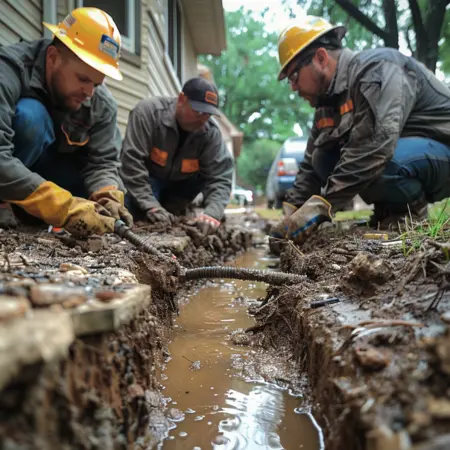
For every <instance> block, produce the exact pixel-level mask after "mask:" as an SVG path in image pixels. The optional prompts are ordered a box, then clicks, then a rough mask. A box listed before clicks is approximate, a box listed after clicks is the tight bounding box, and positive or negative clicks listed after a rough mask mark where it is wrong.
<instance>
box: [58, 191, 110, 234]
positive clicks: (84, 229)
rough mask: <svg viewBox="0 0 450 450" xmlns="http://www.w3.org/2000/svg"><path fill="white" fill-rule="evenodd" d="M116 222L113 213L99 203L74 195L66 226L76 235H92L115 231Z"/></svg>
mask: <svg viewBox="0 0 450 450" xmlns="http://www.w3.org/2000/svg"><path fill="white" fill-rule="evenodd" d="M115 222H116V219H114V218H113V217H111V213H110V212H109V211H108V210H107V209H105V208H104V207H103V206H101V205H99V204H98V203H95V202H92V201H90V200H86V199H85V198H80V197H72V201H71V204H70V207H69V212H68V214H67V219H66V221H65V223H64V228H65V229H66V231H68V232H70V233H72V234H73V235H75V236H90V235H91V234H104V233H113V232H114V223H115Z"/></svg>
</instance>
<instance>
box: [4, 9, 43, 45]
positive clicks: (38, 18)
mask: <svg viewBox="0 0 450 450" xmlns="http://www.w3.org/2000/svg"><path fill="white" fill-rule="evenodd" d="M42 32H43V26H42V1H41V0H20V1H18V0H1V1H0V45H8V44H13V43H15V42H18V41H19V40H20V39H24V40H29V41H32V40H34V39H39V38H40V37H41V35H42Z"/></svg>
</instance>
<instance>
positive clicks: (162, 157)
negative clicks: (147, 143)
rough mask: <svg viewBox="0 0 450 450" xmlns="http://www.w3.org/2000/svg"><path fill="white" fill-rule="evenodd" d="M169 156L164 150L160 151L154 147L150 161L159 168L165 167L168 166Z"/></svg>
mask: <svg viewBox="0 0 450 450" xmlns="http://www.w3.org/2000/svg"><path fill="white" fill-rule="evenodd" d="M168 156H169V154H168V153H167V152H165V151H164V150H160V149H159V148H157V147H153V148H152V151H151V152H150V159H151V160H152V161H153V162H154V163H156V164H158V166H162V167H165V166H166V164H167V157H168Z"/></svg>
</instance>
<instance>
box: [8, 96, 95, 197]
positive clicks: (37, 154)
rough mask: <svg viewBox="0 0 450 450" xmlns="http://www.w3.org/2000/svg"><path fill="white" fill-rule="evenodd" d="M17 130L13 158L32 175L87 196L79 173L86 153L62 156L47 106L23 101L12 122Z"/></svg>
mask: <svg viewBox="0 0 450 450" xmlns="http://www.w3.org/2000/svg"><path fill="white" fill-rule="evenodd" d="M12 128H13V130H14V138H13V144H14V151H13V156H15V157H16V158H18V159H20V161H22V163H23V164H24V165H25V166H26V167H28V168H29V169H30V170H31V171H32V172H36V173H38V174H39V175H41V176H42V177H43V178H45V179H46V180H48V181H53V182H54V183H56V184H57V185H58V186H61V187H62V188H64V189H67V190H68V191H70V192H71V193H72V194H73V195H76V196H78V197H87V195H88V193H87V190H86V188H85V187H84V181H83V178H82V177H81V175H80V171H81V169H82V168H83V166H84V157H85V155H86V150H85V149H84V148H80V149H79V150H77V151H76V152H75V153H59V152H58V151H57V149H58V139H64V136H63V135H62V136H58V137H57V135H59V134H62V133H55V125H54V123H53V120H52V118H51V117H50V114H49V113H48V111H47V109H46V108H45V106H44V105H43V104H42V103H41V102H40V101H38V100H35V99H33V98H22V99H20V100H19V101H18V102H17V104H16V111H15V114H14V117H13V121H12Z"/></svg>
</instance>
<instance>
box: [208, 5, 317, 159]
mask: <svg viewBox="0 0 450 450" xmlns="http://www.w3.org/2000/svg"><path fill="white" fill-rule="evenodd" d="M225 17H226V23H227V50H226V51H224V52H223V53H222V55H221V56H220V57H213V56H211V55H209V56H204V57H201V58H200V61H201V62H202V63H203V64H205V65H206V66H208V67H209V68H210V69H211V70H212V73H213V76H214V81H215V83H216V85H217V86H218V89H219V93H220V102H221V105H220V106H221V108H222V110H223V112H224V113H225V115H226V116H227V117H228V118H229V119H230V120H231V121H232V122H233V123H234V124H235V125H236V126H238V127H239V128H240V129H241V130H242V131H243V132H244V139H245V141H246V142H247V143H250V142H253V141H255V140H256V139H271V140H275V141H278V142H282V141H284V140H285V139H287V138H288V137H290V136H293V135H294V132H293V127H294V125H295V124H296V123H299V125H300V126H301V128H302V129H303V132H304V133H305V134H307V133H308V120H311V118H312V117H311V114H312V110H311V109H310V108H309V107H308V106H307V105H306V104H305V103H304V102H302V101H301V100H299V99H298V97H297V96H296V95H294V94H293V93H292V92H291V91H290V88H289V86H288V85H287V83H285V82H284V83H280V82H279V81H278V80H277V76H278V72H279V70H280V67H279V64H278V51H277V39H278V36H277V35H276V34H275V33H269V32H268V31H267V30H266V26H265V23H264V13H263V14H260V15H257V14H256V13H253V12H249V11H244V10H243V8H241V9H240V10H238V11H233V12H226V16H225ZM240 159H242V157H241V158H240Z"/></svg>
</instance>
